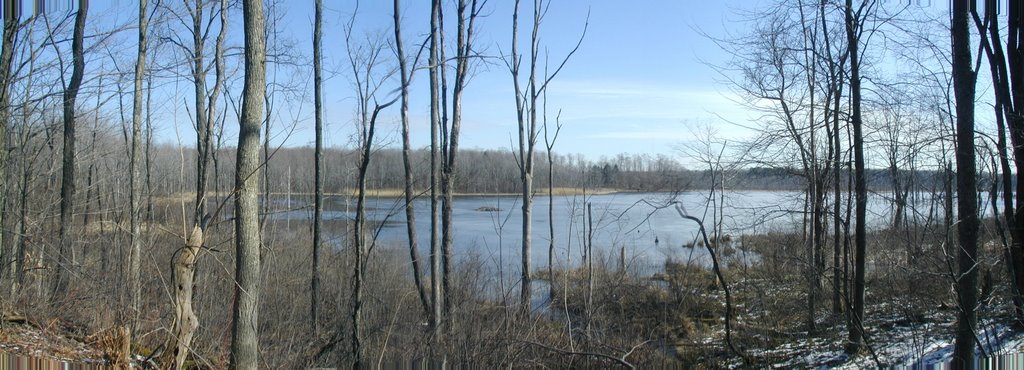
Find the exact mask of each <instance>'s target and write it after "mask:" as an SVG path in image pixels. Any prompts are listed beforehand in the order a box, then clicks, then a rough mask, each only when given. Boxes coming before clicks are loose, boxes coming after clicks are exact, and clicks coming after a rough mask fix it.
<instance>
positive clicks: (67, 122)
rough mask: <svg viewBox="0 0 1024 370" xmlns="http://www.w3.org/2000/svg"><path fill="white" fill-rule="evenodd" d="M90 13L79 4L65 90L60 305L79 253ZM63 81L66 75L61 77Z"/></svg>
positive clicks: (56, 296)
mask: <svg viewBox="0 0 1024 370" xmlns="http://www.w3.org/2000/svg"><path fill="white" fill-rule="evenodd" d="M88 11H89V2H88V1H87V0H79V1H78V11H77V12H76V14H75V28H74V34H73V36H72V40H71V57H72V65H73V66H72V71H71V79H70V80H68V82H67V85H66V88H65V89H64V151H63V160H62V161H61V162H62V164H63V165H62V170H61V185H60V250H59V251H58V256H57V259H58V260H57V273H56V276H55V279H54V281H53V295H52V296H51V297H50V302H51V303H54V304H55V303H57V302H58V301H59V300H60V299H62V298H63V297H64V294H65V292H66V291H67V286H68V279H69V278H70V276H69V275H70V269H71V268H72V266H74V265H75V252H74V250H73V246H72V241H71V236H72V235H73V230H72V225H73V222H72V217H73V210H74V206H75V201H74V197H75V101H76V99H77V98H78V89H79V88H80V87H81V86H82V75H83V73H85V51H84V47H83V43H84V38H85V17H86V14H88ZM61 78H63V74H61Z"/></svg>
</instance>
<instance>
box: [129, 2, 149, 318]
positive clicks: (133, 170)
mask: <svg viewBox="0 0 1024 370" xmlns="http://www.w3.org/2000/svg"><path fill="white" fill-rule="evenodd" d="M147 17H148V15H147V14H146V0H140V1H139V46H138V56H137V57H136V61H135V93H134V96H133V98H132V139H131V154H130V156H129V161H130V162H129V165H128V172H130V177H131V178H130V180H129V185H128V188H129V194H128V212H129V220H130V221H129V226H130V228H131V230H130V232H131V236H130V242H129V245H130V247H129V248H130V249H129V251H128V279H127V280H128V281H127V282H128V292H129V293H128V295H129V297H131V298H130V299H129V310H128V311H129V312H130V314H131V319H130V321H129V323H130V325H131V328H132V331H130V332H134V330H135V328H137V327H138V321H139V310H140V309H141V307H142V271H141V269H142V260H141V257H142V237H141V227H140V222H139V201H140V199H141V198H142V186H141V184H140V178H139V163H140V158H141V156H142V155H143V153H142V94H143V86H142V78H143V77H144V76H145V74H146V46H147V45H146V43H147V40H146V28H147V26H148V24H147V20H148V19H147Z"/></svg>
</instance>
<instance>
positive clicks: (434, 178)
mask: <svg viewBox="0 0 1024 370" xmlns="http://www.w3.org/2000/svg"><path fill="white" fill-rule="evenodd" d="M441 12H442V9H441V0H432V1H431V2H430V62H429V63H430V296H431V301H430V304H431V310H430V312H431V315H430V326H431V329H432V330H433V337H434V344H435V350H437V348H436V347H440V343H443V341H444V338H443V337H442V332H441V318H442V315H443V313H442V312H441V299H442V298H441V297H442V291H441V289H442V288H441V279H442V277H441V240H440V237H441V232H440V231H441V217H440V208H439V207H438V206H439V205H440V204H441V203H440V198H439V197H438V196H439V194H440V190H441V179H440V173H441V171H440V167H439V164H440V145H439V144H440V143H439V142H438V139H439V135H440V130H441V111H442V110H443V109H444V106H443V105H441V99H442V98H441V94H443V93H444V91H443V90H442V89H441V70H442V69H443V68H444V67H443V66H442V64H441V63H443V62H442V59H443V58H442V57H441V53H442V49H443V48H444V45H443V44H441V33H442V32H443V29H442V27H441Z"/></svg>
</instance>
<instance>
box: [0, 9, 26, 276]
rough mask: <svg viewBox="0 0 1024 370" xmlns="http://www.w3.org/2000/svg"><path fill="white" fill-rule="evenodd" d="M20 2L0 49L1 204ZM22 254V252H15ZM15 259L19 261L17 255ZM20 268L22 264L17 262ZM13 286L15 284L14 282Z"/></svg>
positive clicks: (8, 17)
mask: <svg viewBox="0 0 1024 370" xmlns="http://www.w3.org/2000/svg"><path fill="white" fill-rule="evenodd" d="M19 6H20V3H18V2H14V3H12V6H11V7H10V8H9V9H6V10H7V11H5V12H4V14H3V18H4V24H3V27H4V35H3V50H0V204H6V200H7V128H8V126H9V125H10V124H9V121H10V120H11V94H10V91H11V83H12V81H13V79H12V70H11V66H12V64H13V61H14V43H15V40H16V39H17V37H18V28H19V27H18V22H19V20H18V17H19V16H20V14H19V13H20V11H21V9H19V8H18V7H19ZM4 221H5V218H4V212H0V255H2V256H3V260H2V261H0V263H3V264H4V265H9V263H10V262H9V261H10V260H11V258H10V257H8V253H7V251H6V250H5V249H4V243H3V241H4V235H3V230H4V228H3V225H4ZM15 255H20V253H15ZM15 261H18V259H17V257H15ZM15 265H16V266H18V267H19V268H20V264H17V263H16V264H15ZM20 275H21V271H20V270H19V271H17V272H16V273H15V274H8V276H10V277H11V278H12V282H14V281H17V280H19V276H20ZM11 286H15V285H14V284H12V285H11Z"/></svg>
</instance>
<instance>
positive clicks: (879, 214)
mask: <svg viewBox="0 0 1024 370" xmlns="http://www.w3.org/2000/svg"><path fill="white" fill-rule="evenodd" d="M844 195H845V194H844ZM707 197H708V193H707V192H706V191H702V192H683V193H613V194H599V195H587V196H585V197H584V196H582V195H559V196H555V197H554V199H553V202H554V219H553V222H554V224H555V234H554V235H555V236H554V240H555V249H554V251H555V261H556V262H555V264H556V266H564V265H567V264H568V265H575V264H578V263H579V262H580V261H582V256H583V242H584V241H585V240H586V233H585V228H584V226H585V225H586V223H585V219H584V215H585V213H586V205H587V204H588V203H589V204H591V207H592V212H593V225H594V238H593V239H594V250H595V255H597V256H605V257H608V258H610V259H611V260H612V261H618V258H619V255H620V253H621V254H624V255H625V258H626V260H627V263H630V264H631V265H632V266H633V267H636V268H639V269H640V271H652V272H653V271H656V270H658V269H660V268H661V266H662V265H663V263H664V262H665V260H666V259H669V258H671V259H674V260H676V261H692V262H695V263H700V264H704V265H710V259H709V258H708V256H707V252H706V250H705V249H704V248H701V247H697V248H691V247H688V246H690V245H693V244H694V242H695V241H696V240H697V239H696V238H699V235H698V233H697V231H698V226H697V224H696V223H695V222H693V221H690V220H686V219H684V218H682V217H680V215H679V213H678V211H677V209H676V207H677V206H678V207H679V208H680V209H681V210H682V211H683V212H686V213H687V214H690V215H693V216H695V217H697V218H699V219H704V220H706V221H705V223H706V226H707V227H708V228H710V227H711V224H712V221H711V220H712V212H713V211H712V210H711V209H710V207H707V206H706V204H707ZM803 197H804V194H803V193H802V192H793V191H789V192H787V191H730V192H726V195H725V199H724V202H723V203H724V206H725V207H724V218H723V228H724V232H725V233H727V234H731V235H733V236H738V235H741V234H758V233H766V232H769V231H795V230H799V229H800V227H801V225H802V222H803V220H802V217H803ZM911 198H912V199H911V200H910V202H911V209H910V210H908V212H907V214H908V217H911V222H913V221H914V219H915V218H916V219H919V220H924V219H925V218H927V217H929V215H930V214H931V215H932V217H936V218H937V219H940V220H941V217H942V206H941V200H940V199H933V197H932V194H931V193H913V194H911ZM868 199H869V201H868V227H869V228H879V227H884V226H886V225H888V224H890V223H891V219H892V213H893V210H892V206H891V201H890V199H891V194H886V193H875V194H871V195H870V196H869V198H868ZM278 201H283V199H278ZM403 201H404V200H403V198H392V197H371V198H367V218H368V220H371V221H374V222H377V223H380V224H381V225H382V226H381V229H380V233H379V235H378V239H377V242H378V244H379V245H383V246H389V247H396V248H401V247H404V246H405V245H406V239H407V237H406V227H405V224H406V217H405V210H404V208H403V207H402V206H403ZM844 202H845V200H844ZM414 205H415V207H416V227H417V233H418V239H419V240H418V242H419V250H420V253H421V256H422V257H423V258H424V259H426V257H427V256H429V249H430V200H429V197H421V198H419V199H417V200H416V201H415V202H414ZM548 205H549V200H548V197H547V196H546V195H537V196H535V197H534V207H533V210H534V214H533V216H534V217H533V250H532V256H531V260H532V263H533V266H534V267H535V268H536V269H538V270H540V269H544V268H546V266H547V264H548V262H547V261H548V241H549V240H550V237H549V234H548V233H549V230H548V222H550V221H552V220H550V219H549V217H548ZM521 206H522V203H521V201H520V199H519V197H517V196H504V195H502V196H459V197H456V198H455V201H454V208H453V222H454V231H455V235H454V254H455V257H456V259H463V258H467V257H470V256H473V257H477V258H480V259H482V260H483V261H486V262H487V263H488V264H489V265H490V266H489V267H490V268H495V269H497V270H499V271H501V272H502V275H508V276H516V275H517V274H518V271H519V264H520V262H519V260H520V250H521V234H522V227H521V222H522V221H521V220H522V216H521ZM354 210H355V200H354V198H348V197H330V198H328V199H327V201H326V202H325V211H324V219H328V220H329V219H352V218H353V217H354ZM844 212H845V208H844ZM982 212H983V214H986V213H990V212H991V211H990V210H989V209H988V208H987V207H985V204H983V207H982ZM311 214H312V211H311V210H301V211H293V212H288V213H283V214H277V215H276V216H275V217H277V218H279V219H280V218H289V219H292V220H300V219H301V220H309V219H311V218H312V216H311ZM830 219H831V218H830ZM340 232H343V231H340ZM332 239H333V240H343V239H344V238H343V237H342V235H333V236H332ZM738 255H740V256H739V257H737V258H736V260H735V261H733V262H734V263H743V262H744V261H746V262H752V261H756V258H757V257H756V256H749V255H747V256H746V259H745V260H744V257H743V255H742V254H740V253H738Z"/></svg>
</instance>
